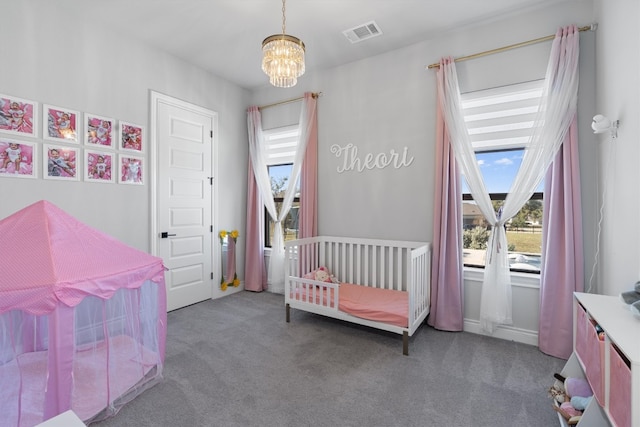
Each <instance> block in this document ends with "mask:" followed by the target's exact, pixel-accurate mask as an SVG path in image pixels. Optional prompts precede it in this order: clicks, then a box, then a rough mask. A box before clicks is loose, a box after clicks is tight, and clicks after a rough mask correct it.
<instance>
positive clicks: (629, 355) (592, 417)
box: [559, 293, 640, 427]
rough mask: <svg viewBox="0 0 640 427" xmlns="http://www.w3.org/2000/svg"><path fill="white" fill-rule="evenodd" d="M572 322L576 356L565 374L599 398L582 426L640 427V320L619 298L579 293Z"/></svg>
mask: <svg viewBox="0 0 640 427" xmlns="http://www.w3.org/2000/svg"><path fill="white" fill-rule="evenodd" d="M573 319H574V322H573V354H572V355H571V357H570V358H569V360H568V361H567V363H566V365H565V367H564V369H563V371H562V374H563V375H565V376H567V377H579V378H586V379H587V381H589V384H590V385H591V388H592V390H593V392H594V396H595V398H594V399H593V400H592V401H591V403H590V404H589V406H588V407H587V408H586V409H585V411H584V413H583V415H582V419H581V420H580V422H579V424H578V426H580V427H603V426H606V425H612V426H618V427H640V317H636V316H634V315H633V313H632V312H631V311H630V310H629V306H627V305H625V304H624V303H623V302H622V300H621V299H620V298H619V297H614V296H605V295H595V294H586V293H575V294H574V304H573ZM596 325H599V327H600V328H601V330H602V331H603V334H601V335H600V336H599V335H598V329H597V328H596ZM559 419H560V421H561V423H562V424H565V425H566V423H565V421H564V419H563V418H562V417H559Z"/></svg>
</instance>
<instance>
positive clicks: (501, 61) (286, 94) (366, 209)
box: [252, 0, 597, 343]
mask: <svg viewBox="0 0 640 427" xmlns="http://www.w3.org/2000/svg"><path fill="white" fill-rule="evenodd" d="M592 21H593V5H592V2H591V1H590V0H589V1H580V0H579V1H568V2H566V3H562V4H561V5H555V6H553V7H552V8H543V9H538V10H533V11H529V12H528V13H525V14H520V15H515V16H510V17H508V18H506V19H505V18H503V19H496V20H494V21H492V22H489V23H479V24H477V25H475V26H474V27H472V28H464V29H461V30H459V31H455V32H451V33H448V34H441V35H440V36H439V37H438V38H436V39H433V40H428V41H424V42H421V43H418V44H415V45H412V46H409V47H407V48H404V49H399V50H396V51H393V52H389V53H387V54H384V55H380V56H378V57H374V58H369V59H366V60H362V61H357V62H354V63H351V64H347V65H345V66H342V67H338V68H334V69H330V70H325V71H322V72H321V73H317V74H309V75H305V76H303V77H302V78H301V79H299V81H298V82H299V83H298V86H296V88H294V89H293V90H292V89H288V90H287V91H281V90H278V89H273V88H263V89H260V90H257V91H254V93H253V94H252V102H254V103H256V104H268V103H271V102H274V101H277V100H281V99H287V98H291V97H295V96H299V95H300V94H302V92H304V91H321V92H322V93H323V95H322V97H321V98H320V99H319V103H318V120H319V130H318V132H319V147H318V150H319V164H318V174H319V215H318V216H319V232H320V234H324V235H332V236H354V237H371V238H385V239H401V240H426V241H430V240H431V239H432V236H433V231H432V227H433V225H432V223H433V212H432V205H433V197H434V172H433V170H434V161H435V159H434V155H435V149H434V142H435V115H436V71H435V70H427V69H425V67H426V66H427V65H428V64H431V63H434V62H438V61H439V59H440V58H441V57H443V56H453V57H460V56H465V55H469V54H473V53H477V52H482V51H485V50H490V49H494V48H497V47H501V46H506V45H510V44H514V43H519V42H522V41H525V40H530V39H535V38H538V37H541V36H546V35H550V34H554V33H555V32H556V30H557V28H558V27H560V26H564V25H568V24H572V23H575V24H577V25H579V26H583V25H587V24H590V23H591V22H592ZM595 37H596V34H595V33H581V37H580V42H581V53H580V93H579V111H578V120H579V137H580V150H581V154H580V159H581V162H582V174H581V175H582V176H581V177H582V182H583V189H582V195H583V212H584V217H585V218H584V227H583V228H584V238H585V242H586V243H585V248H586V257H587V259H593V256H594V253H595V252H594V249H595V244H594V242H595V238H596V236H595V235H596V233H595V228H596V227H595V224H596V216H595V215H596V210H597V209H596V203H597V196H596V191H597V177H596V176H594V174H593V173H592V171H593V169H594V168H595V167H596V164H597V152H596V151H595V150H593V149H592V147H593V145H594V143H595V138H594V135H593V134H592V133H591V131H590V122H591V118H592V117H593V115H594V112H595V62H594V61H595V54H594V51H595ZM550 47H551V43H550V42H546V43H541V44H538V45H534V46H530V47H526V48H521V49H516V50H512V51H509V52H505V53H501V54H496V55H491V56H487V57H484V58H480V59H474V60H471V61H466V62H460V63H458V64H457V70H458V76H459V81H460V86H461V90H462V91H463V92H466V91H473V90H479V89H486V88H491V87H496V86H502V85H507V84H512V83H518V82H522V81H529V80H533V79H540V78H543V77H544V75H545V71H546V66H547V63H548V58H549V51H550ZM308 54H309V55H312V52H309V53H308ZM278 109H279V107H274V109H273V110H278ZM296 111H299V109H298V110H296ZM269 114H270V118H269V122H270V123H274V124H275V123H281V122H287V121H290V120H292V117H293V113H292V111H291V107H287V109H286V110H285V109H282V110H281V111H270V112H269ZM347 143H352V144H355V145H357V146H358V149H359V156H360V157H362V158H363V157H364V155H365V154H366V153H373V154H374V155H375V154H377V153H389V151H390V150H392V149H393V150H395V151H399V152H402V150H403V149H404V147H407V148H408V152H409V153H410V155H411V156H413V157H414V160H413V163H412V164H411V165H410V166H409V167H403V168H400V169H395V168H393V167H391V166H390V167H387V168H384V169H373V170H365V171H363V172H360V173H359V172H354V171H349V172H344V173H338V171H337V168H338V167H339V166H341V165H342V162H341V159H337V158H336V156H335V155H334V154H332V153H331V150H330V148H331V146H332V145H333V144H339V145H341V146H343V145H345V144H347ZM590 272H591V265H587V266H585V274H587V275H588V274H590ZM537 283H538V280H537V277H536V278H535V280H531V278H528V277H519V276H518V275H514V277H513V284H514V286H516V288H515V289H514V307H513V313H514V328H512V330H511V331H507V332H506V333H505V334H504V335H503V337H504V338H509V339H519V340H522V341H525V342H531V343H535V342H536V334H537V321H538V317H537V316H538V314H537V313H538V309H537V305H538V289H537ZM481 286H482V280H481V275H480V276H479V275H478V274H477V272H476V273H474V272H468V273H467V274H466V275H465V319H466V326H465V327H466V328H467V329H468V330H471V331H474V332H479V328H478V324H477V319H478V316H479V298H480V291H481ZM518 335H519V336H518Z"/></svg>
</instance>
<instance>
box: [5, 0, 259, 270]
mask: <svg viewBox="0 0 640 427" xmlns="http://www.w3.org/2000/svg"><path fill="white" fill-rule="evenodd" d="M70 17H73V19H69V18H70ZM89 18H90V17H81V16H76V15H75V14H70V11H68V10H64V9H62V8H61V7H59V6H58V5H56V2H45V1H35V0H22V1H19V2H5V3H4V4H3V6H2V25H1V26H0V36H1V38H2V40H4V42H3V43H1V44H0V58H2V67H0V93H3V94H7V95H12V96H16V97H20V98H26V99H31V100H34V101H38V102H40V103H41V104H42V103H47V104H52V105H57V106H62V107H65V108H69V109H74V110H77V111H81V112H90V113H93V114H98V115H102V116H108V117H113V118H115V119H117V120H124V121H128V122H132V123H137V124H142V125H145V126H146V129H147V136H148V135H149V123H150V121H149V102H150V101H149V97H150V95H149V94H150V90H155V91H158V92H160V93H163V94H166V95H169V96H172V97H175V98H179V99H182V100H184V101H188V102H191V103H193V104H196V105H199V106H202V107H204V108H207V109H210V110H213V111H215V112H217V113H218V125H219V131H218V136H219V140H218V141H217V143H218V155H219V158H220V159H219V161H218V169H219V170H218V177H219V182H218V191H219V194H218V196H219V201H220V206H219V207H218V228H219V229H226V230H230V229H234V228H235V229H240V230H244V223H245V210H246V208H245V205H246V200H245V198H246V197H245V188H246V165H247V153H248V150H247V144H246V139H247V137H246V119H245V115H244V111H245V108H246V106H247V104H248V92H247V91H245V90H243V89H240V88H239V87H237V86H235V85H233V84H231V83H229V82H227V81H225V80H222V79H220V78H217V77H216V76H213V75H211V74H208V73H206V72H204V71H202V70H200V69H198V68H196V67H194V66H192V65H189V64H187V63H185V62H183V61H181V60H179V59H177V58H175V57H172V56H169V55H167V54H166V53H164V52H161V51H159V50H155V49H152V48H150V47H148V46H146V45H143V44H140V43H137V42H136V41H133V40H130V39H127V38H125V37H123V36H121V35H119V34H117V33H114V32H112V31H111V30H110V29H108V28H103V27H100V26H97V25H96V24H95V23H94V22H93V21H92V20H91V19H89ZM38 135H39V136H41V135H42V134H41V131H40V130H39V133H38ZM37 141H40V142H42V139H38V140H37ZM146 142H147V144H149V140H147V141H146ZM39 145H42V144H39ZM147 148H148V145H147ZM40 154H42V150H40ZM144 155H145V157H146V158H147V159H148V158H149V150H148V149H147V150H146V151H145V154H144ZM39 175H40V178H39V179H37V180H29V179H9V178H4V179H2V180H0V218H3V217H5V216H7V215H9V214H11V213H13V212H15V211H17V210H19V209H21V208H23V207H24V206H27V205H29V204H31V203H33V202H35V201H37V200H40V199H46V200H49V201H51V202H52V203H54V204H56V205H58V206H59V207H61V208H62V209H65V210H66V211H67V212H69V213H70V214H72V215H74V216H76V217H77V218H78V219H80V220H81V221H83V222H85V223H87V224H89V225H91V226H93V227H95V228H98V229H100V230H102V231H104V232H106V233H108V234H110V235H112V236H114V237H116V238H118V239H120V240H122V241H123V242H125V243H127V244H129V245H131V246H134V247H136V248H139V249H141V250H144V251H149V250H150V235H149V234H150V233H149V231H150V230H149V223H150V216H151V215H152V213H151V212H150V211H149V209H150V208H149V206H150V186H149V185H148V183H147V185H145V186H132V185H120V184H103V183H87V182H82V181H79V182H60V181H51V180H44V179H42V173H41V171H39ZM147 177H148V175H147ZM242 234H243V233H242ZM216 242H217V239H214V243H216ZM238 244H239V248H238V255H239V257H238V258H239V259H238V263H239V264H240V265H241V266H243V265H244V261H243V260H244V240H243V239H242V237H241V238H240V239H239V242H238ZM239 272H241V273H242V274H243V273H244V268H240V269H239Z"/></svg>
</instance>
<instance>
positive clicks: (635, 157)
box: [592, 0, 640, 295]
mask: <svg viewBox="0 0 640 427" xmlns="http://www.w3.org/2000/svg"><path fill="white" fill-rule="evenodd" d="M595 11H596V19H597V21H598V23H599V27H598V38H597V43H596V45H597V52H598V60H597V68H596V75H597V88H598V90H597V103H596V105H597V110H598V111H597V112H598V113H601V114H604V115H607V116H609V117H610V118H611V119H612V120H615V119H619V120H620V129H619V132H618V138H617V139H615V140H613V141H611V140H609V139H608V138H607V136H606V135H601V136H599V138H598V140H597V142H596V143H595V144H594V145H593V147H592V149H593V150H594V151H595V152H597V155H598V158H599V163H598V165H597V167H596V168H594V169H593V171H592V172H594V174H596V175H597V176H598V191H597V192H598V194H599V197H600V198H601V200H604V206H603V209H602V230H601V246H600V251H599V253H600V255H599V257H598V264H597V265H596V269H595V270H596V271H595V272H596V274H595V280H594V290H595V291H597V292H598V293H602V294H606V295H618V294H619V293H620V292H625V291H628V290H631V289H633V284H634V283H635V282H636V281H637V280H640V271H639V269H640V262H639V261H640V243H639V242H640V236H639V233H640V225H639V224H640V221H638V219H639V218H640V185H638V182H640V168H639V167H638V165H639V164H640V142H639V139H638V135H639V134H640V28H639V27H638V17H639V16H640V2H638V1H637V0H606V1H605V0H596V1H595ZM598 205H599V204H598ZM592 264H593V263H592Z"/></svg>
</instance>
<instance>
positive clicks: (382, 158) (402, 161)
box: [331, 144, 413, 173]
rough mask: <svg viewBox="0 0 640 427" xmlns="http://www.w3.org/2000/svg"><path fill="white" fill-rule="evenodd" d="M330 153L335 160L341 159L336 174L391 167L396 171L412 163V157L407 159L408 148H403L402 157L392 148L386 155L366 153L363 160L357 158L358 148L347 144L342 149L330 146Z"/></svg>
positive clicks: (337, 146)
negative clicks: (340, 164)
mask: <svg viewBox="0 0 640 427" xmlns="http://www.w3.org/2000/svg"><path fill="white" fill-rule="evenodd" d="M331 152H332V153H333V154H335V156H336V157H337V158H341V157H342V166H338V167H337V171H338V173H342V172H346V171H358V172H362V171H364V170H365V169H384V168H386V167H387V166H393V167H394V168H396V169H400V168H401V167H406V166H409V165H410V164H411V163H413V156H411V157H409V147H404V150H403V151H402V155H401V154H400V153H398V152H396V150H394V149H393V148H392V149H391V150H389V154H387V153H378V154H376V155H375V156H374V155H373V153H368V154H366V155H365V156H364V158H363V159H361V158H359V157H358V147H357V146H355V145H353V144H347V145H345V146H344V147H341V146H339V145H338V144H333V145H332V146H331Z"/></svg>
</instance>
